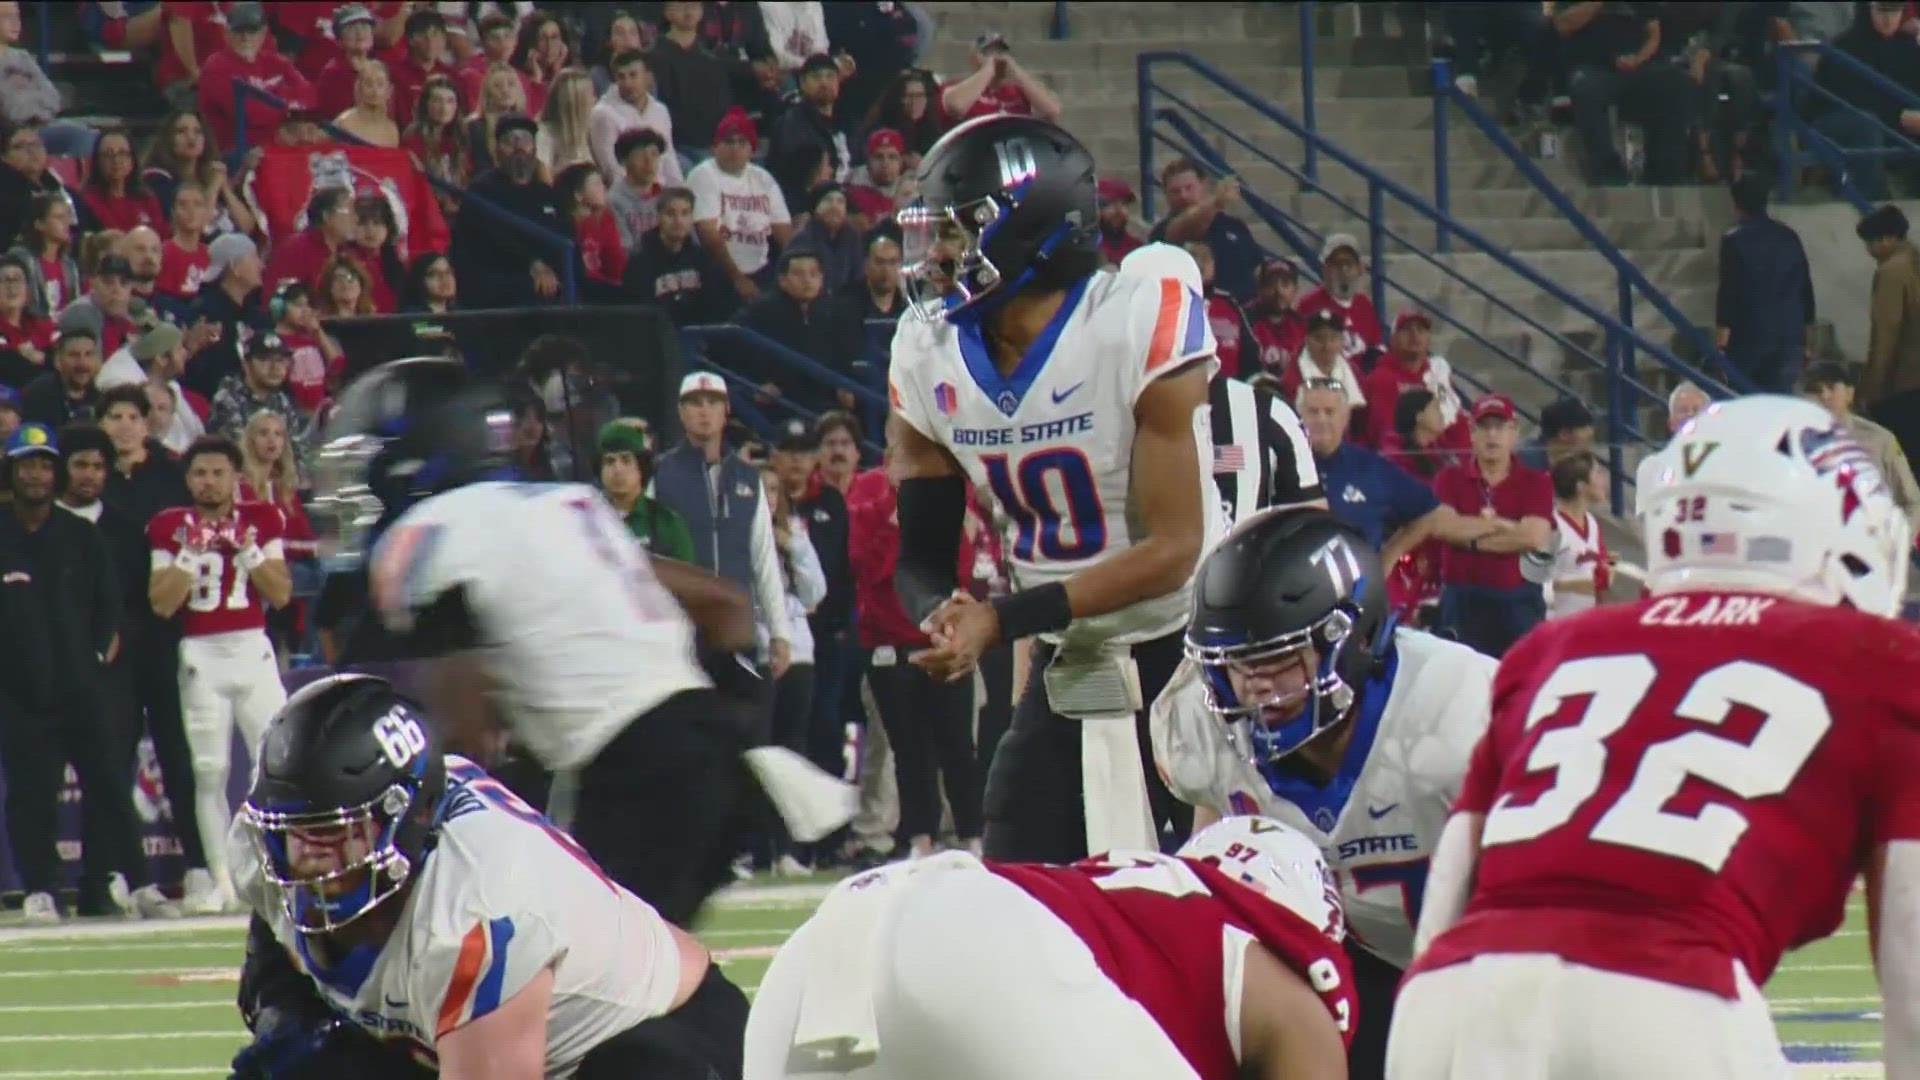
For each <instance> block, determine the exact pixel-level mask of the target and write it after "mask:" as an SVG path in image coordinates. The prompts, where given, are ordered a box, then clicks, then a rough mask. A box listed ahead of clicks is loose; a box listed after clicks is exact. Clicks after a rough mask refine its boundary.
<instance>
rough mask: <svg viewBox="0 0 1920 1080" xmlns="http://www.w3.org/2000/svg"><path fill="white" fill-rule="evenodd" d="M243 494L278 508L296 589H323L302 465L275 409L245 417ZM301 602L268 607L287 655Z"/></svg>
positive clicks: (298, 592) (304, 592) (303, 592)
mask: <svg viewBox="0 0 1920 1080" xmlns="http://www.w3.org/2000/svg"><path fill="white" fill-rule="evenodd" d="M240 466H241V467H240V499H241V501H243V502H263V503H267V504H269V505H271V506H273V507H274V508H275V509H277V510H279V511H280V517H281V520H282V521H284V522H285V523H286V549H287V567H288V569H290V570H292V571H293V593H294V595H295V596H296V597H298V596H310V595H313V594H316V593H318V592H319V591H320V584H321V580H322V577H323V574H322V572H321V569H320V545H319V541H318V540H317V539H316V538H315V536H314V533H313V525H312V523H311V522H309V521H308V520H307V511H306V508H305V507H304V506H302V505H301V504H300V469H299V466H298V465H297V464H296V463H295V451H294V447H293V446H292V445H291V444H290V440H289V438H288V435H287V421H286V418H285V417H282V416H281V415H280V414H279V413H277V412H274V411H272V410H271V409H261V410H260V411H259V412H256V413H254V414H253V415H252V416H250V417H248V418H247V426H246V427H245V428H243V429H242V430H241V434H240ZM301 607H302V605H301V604H300V603H299V602H298V601H296V602H295V603H293V604H290V605H288V606H287V607H286V608H283V609H281V610H279V611H273V612H269V613H268V615H267V621H268V625H269V626H270V627H271V628H272V629H273V630H274V632H275V637H276V638H281V639H282V640H280V641H276V643H275V648H274V652H275V653H277V654H279V655H280V656H282V657H284V656H285V655H286V652H287V650H286V649H285V647H284V639H285V637H290V636H292V635H294V634H296V633H297V631H298V629H299V626H300V620H301V617H302V611H301Z"/></svg>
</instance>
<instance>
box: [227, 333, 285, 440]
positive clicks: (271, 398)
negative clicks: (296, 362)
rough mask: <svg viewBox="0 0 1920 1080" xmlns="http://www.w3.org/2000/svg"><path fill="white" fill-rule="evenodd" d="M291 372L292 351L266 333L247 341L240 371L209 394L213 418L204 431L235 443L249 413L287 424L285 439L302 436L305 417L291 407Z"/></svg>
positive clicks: (273, 334) (256, 335)
mask: <svg viewBox="0 0 1920 1080" xmlns="http://www.w3.org/2000/svg"><path fill="white" fill-rule="evenodd" d="M292 369H293V350H291V349H289V348H287V343H286V342H284V341H282V340H280V335H279V334H276V333H273V332H272V331H268V332H266V333H262V334H255V335H253V338H252V340H250V341H248V342H247V358H246V361H245V362H244V363H242V364H241V365H240V370H239V371H238V372H236V373H235V374H232V375H229V376H227V377H226V380H225V381H223V382H222V383H221V384H220V391H219V393H216V394H215V395H213V415H211V416H209V417H208V418H207V430H208V431H209V432H211V433H213V434H215V435H224V436H226V437H227V438H229V439H232V440H234V441H235V442H239V441H240V439H241V436H242V435H243V434H244V433H245V431H246V428H247V421H249V420H251V419H253V414H254V413H258V412H270V413H275V414H277V415H278V416H279V417H280V418H281V419H282V420H284V421H286V424H287V438H288V441H289V442H291V443H297V442H298V441H299V440H300V439H301V438H302V437H303V436H304V435H305V433H306V429H307V421H308V417H307V416H306V414H304V413H302V412H301V411H300V410H299V409H298V408H296V407H295V406H294V404H293V395H292V393H290V392H289V391H288V389H287V373H288V372H289V371H291V370H292Z"/></svg>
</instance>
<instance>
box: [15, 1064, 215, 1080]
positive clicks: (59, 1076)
mask: <svg viewBox="0 0 1920 1080" xmlns="http://www.w3.org/2000/svg"><path fill="white" fill-rule="evenodd" d="M226 1071H227V1069H226V1067H225V1066H224V1065H223V1066H204V1065H203V1066H201V1067H200V1068H197V1069H194V1068H178V1069H39V1070H34V1071H31V1072H0V1080H89V1078H92V1077H104V1078H117V1077H122V1076H210V1077H218V1076H219V1075H220V1074H222V1073H224V1072H226Z"/></svg>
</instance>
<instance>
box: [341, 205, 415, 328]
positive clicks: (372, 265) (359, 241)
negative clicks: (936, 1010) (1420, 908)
mask: <svg viewBox="0 0 1920 1080" xmlns="http://www.w3.org/2000/svg"><path fill="white" fill-rule="evenodd" d="M353 222H354V226H353V243H352V244H349V245H348V246H347V247H346V248H345V249H344V253H345V254H346V256H347V257H348V258H350V259H352V260H353V261H354V262H356V263H359V264H360V269H361V270H363V271H365V272H366V275H367V295H368V298H369V299H371V300H372V301H373V310H375V311H377V312H379V313H381V314H382V315H391V314H393V313H394V312H396V311H399V310H400V298H399V295H398V294H397V293H395V292H394V287H395V286H396V285H398V284H400V283H401V282H404V281H405V280H406V277H407V262H406V258H407V255H406V248H405V245H404V243H403V241H402V238H401V236H400V226H399V222H398V221H396V220H395V219H394V216H393V206H392V205H391V204H390V203H388V202H387V198H386V196H385V195H381V194H378V193H372V192H370V193H368V194H365V195H360V196H357V197H356V198H355V199H354V200H353Z"/></svg>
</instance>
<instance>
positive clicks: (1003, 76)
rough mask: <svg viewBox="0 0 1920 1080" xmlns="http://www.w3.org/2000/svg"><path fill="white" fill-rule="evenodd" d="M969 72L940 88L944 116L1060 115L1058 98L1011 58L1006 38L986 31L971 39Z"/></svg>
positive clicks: (1044, 117) (1050, 117) (1046, 117)
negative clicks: (970, 69)
mask: <svg viewBox="0 0 1920 1080" xmlns="http://www.w3.org/2000/svg"><path fill="white" fill-rule="evenodd" d="M970 55H971V57H972V59H973V74H971V75H969V76H967V77H966V78H964V79H959V80H957V81H955V82H952V83H949V84H947V86H946V87H944V88H943V89H942V90H941V91H940V107H941V108H942V109H944V110H945V111H946V114H947V115H948V116H952V117H957V118H959V119H961V120H971V119H973V118H974V117H976V116H992V115H993V114H994V113H1012V114H1013V115H1015V116H1034V117H1038V118H1040V119H1042V120H1051V121H1058V120H1059V119H1060V99H1059V98H1057V97H1054V96H1053V91H1052V90H1049V89H1047V84H1046V83H1043V82H1041V81H1040V80H1039V79H1036V78H1034V77H1033V76H1032V75H1029V74H1028V73H1027V69H1026V68H1023V67H1021V66H1020V62H1019V61H1018V60H1015V59H1014V58H1013V50H1012V49H1010V48H1009V47H1008V46H1007V39H1006V38H1005V37H1002V36H1001V35H1000V34H998V33H996V32H993V31H988V32H987V33H984V34H981V35H980V36H979V37H977V38H975V39H973V51H972V53H971V54H970Z"/></svg>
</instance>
